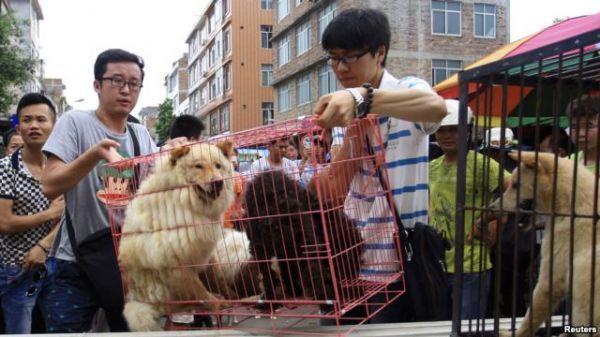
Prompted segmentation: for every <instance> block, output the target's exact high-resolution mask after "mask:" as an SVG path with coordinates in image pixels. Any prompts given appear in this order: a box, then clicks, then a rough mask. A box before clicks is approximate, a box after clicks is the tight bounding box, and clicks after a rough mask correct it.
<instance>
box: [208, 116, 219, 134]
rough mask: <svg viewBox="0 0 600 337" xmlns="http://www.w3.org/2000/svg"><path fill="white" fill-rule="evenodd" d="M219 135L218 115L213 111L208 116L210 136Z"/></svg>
mask: <svg viewBox="0 0 600 337" xmlns="http://www.w3.org/2000/svg"><path fill="white" fill-rule="evenodd" d="M218 133H219V113H218V111H214V112H212V113H211V114H210V135H211V136H215V135H217V134H218Z"/></svg>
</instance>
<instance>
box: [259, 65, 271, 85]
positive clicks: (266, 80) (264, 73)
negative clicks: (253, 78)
mask: <svg viewBox="0 0 600 337" xmlns="http://www.w3.org/2000/svg"><path fill="white" fill-rule="evenodd" d="M260 79H261V80H260V84H261V85H262V86H263V87H268V86H270V85H271V83H273V65H272V64H261V65H260Z"/></svg>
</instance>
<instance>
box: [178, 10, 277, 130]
mask: <svg viewBox="0 0 600 337" xmlns="http://www.w3.org/2000/svg"><path fill="white" fill-rule="evenodd" d="M272 22H273V6H272V1H267V0H243V1H241V0H212V1H210V3H209V4H208V5H207V7H206V8H205V9H204V10H203V11H202V16H201V18H200V20H199V21H198V23H197V24H196V26H195V27H194V29H193V30H192V32H191V33H190V34H189V36H188V38H187V40H186V43H187V44H188V73H189V88H188V99H189V113H190V114H194V115H196V116H198V117H200V118H201V119H202V120H203V121H204V122H205V125H206V127H207V134H209V135H218V134H222V133H227V132H235V131H240V130H245V129H249V128H252V127H256V126H259V125H262V124H263V121H264V120H265V115H264V114H265V113H266V118H267V120H272V118H273V105H274V103H273V93H272V89H271V87H270V84H271V78H272V76H271V75H265V74H266V73H267V72H268V71H269V69H270V68H272V51H271V42H270V38H271V32H272ZM265 76H267V77H265ZM265 111H266V112H265Z"/></svg>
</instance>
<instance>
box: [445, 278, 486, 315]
mask: <svg viewBox="0 0 600 337" xmlns="http://www.w3.org/2000/svg"><path fill="white" fill-rule="evenodd" d="M491 278H492V273H491V271H489V270H488V271H483V272H480V273H465V274H463V276H462V295H461V297H462V298H461V312H460V318H461V319H478V318H484V316H485V311H486V308H487V299H488V293H489V291H490V281H491ZM453 281H454V274H448V286H449V287H450V293H451V294H452V301H453V302H454V300H455V299H454V293H453V292H452V284H453Z"/></svg>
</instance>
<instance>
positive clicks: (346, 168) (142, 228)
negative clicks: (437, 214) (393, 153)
mask: <svg viewBox="0 0 600 337" xmlns="http://www.w3.org/2000/svg"><path fill="white" fill-rule="evenodd" d="M345 132H346V135H345V140H344V143H343V144H337V145H334V146H333V149H332V141H331V140H332V137H331V130H329V131H326V130H322V129H320V128H318V127H317V126H316V125H315V124H314V123H313V120H312V119H297V120H290V121H285V122H281V123H276V124H271V125H268V126H264V127H259V128H256V129H252V130H248V131H243V132H239V133H234V134H230V135H226V136H219V137H214V138H211V139H209V140H207V141H204V142H198V143H193V144H189V145H186V146H183V147H180V148H175V149H172V150H170V151H163V152H160V153H157V154H153V155H148V156H142V157H137V158H130V159H126V160H124V161H121V162H117V163H111V164H108V165H106V166H105V167H104V170H103V174H102V179H103V181H104V185H105V190H104V191H101V192H100V193H101V194H103V198H105V199H106V201H107V204H108V209H109V218H110V223H111V229H112V233H113V238H114V243H115V249H116V252H117V256H118V259H119V266H120V268H121V271H122V275H123V286H124V290H125V293H126V294H127V295H126V303H127V304H126V307H125V315H126V318H127V319H128V321H129V323H130V325H131V319H132V317H136V319H137V318H140V317H142V316H143V317H142V318H143V319H142V318H140V320H141V322H142V323H136V324H134V330H135V329H139V330H144V329H161V328H163V327H162V326H161V322H160V320H159V317H160V316H163V315H166V316H168V319H167V322H166V323H165V326H164V328H166V329H198V327H193V326H190V324H182V323H178V322H180V321H181V320H180V319H179V320H178V318H177V316H181V315H180V314H181V313H186V314H187V315H194V316H196V321H198V320H199V319H200V318H201V319H200V320H201V321H202V320H203V321H204V322H205V328H213V329H219V328H233V329H241V330H247V331H256V332H268V333H276V334H292V333H293V334H315V335H320V334H324V335H345V334H347V333H349V332H350V331H352V329H354V328H355V327H356V326H358V325H360V324H362V323H364V322H366V321H367V320H368V319H369V318H370V317H372V316H373V315H374V314H375V313H376V312H378V311H379V310H381V309H383V307H385V306H386V305H387V304H388V303H390V302H391V301H393V300H394V299H396V298H397V297H399V296H400V295H402V293H403V292H404V290H403V287H400V290H388V285H390V284H392V283H394V282H402V283H403V275H402V272H403V270H402V257H401V254H400V250H399V249H398V247H399V244H400V243H399V238H398V233H397V225H396V223H395V219H394V217H393V216H391V214H393V213H392V212H393V208H392V207H393V203H390V202H389V201H390V200H391V199H390V197H391V195H390V191H389V190H387V189H385V187H384V186H382V184H381V183H380V181H381V179H382V178H383V179H387V176H386V175H385V170H381V172H383V175H382V177H381V178H380V177H379V174H380V173H379V172H380V168H381V167H383V165H384V163H385V160H384V154H383V152H382V151H381V149H382V148H383V144H382V140H381V137H380V134H379V124H378V120H377V117H369V118H366V119H363V120H360V121H355V122H354V123H353V124H352V125H350V126H349V127H348V128H347V129H346V130H345ZM290 144H297V146H299V148H300V150H301V151H302V152H303V153H302V156H303V158H304V159H303V160H297V162H294V161H293V160H288V159H284V157H283V156H282V155H283V152H284V150H285V148H286V147H287V146H289V145H290ZM336 146H337V148H338V149H341V148H344V149H346V152H345V153H347V155H346V157H345V158H344V159H343V160H337V161H336V162H335V163H332V162H331V160H330V157H331V156H332V155H333V154H332V150H333V152H335V149H336ZM232 156H237V159H238V160H239V168H241V169H237V170H236V169H235V168H234V167H233V164H232V162H231V161H230V158H231V157H232ZM267 157H269V158H271V159H272V160H273V161H275V162H277V161H280V163H279V164H273V163H272V162H271V161H269V160H268V159H267ZM276 159H278V160H276ZM298 164H299V165H298ZM344 184H345V186H350V187H351V188H350V189H351V190H352V191H353V193H355V195H351V194H352V193H350V194H349V193H348V190H349V188H348V187H344ZM385 186H389V184H385ZM357 195H360V197H357ZM377 214H378V215H380V216H387V219H388V220H386V221H385V222H383V223H380V224H377V225H376V226H366V225H365V223H367V221H366V220H367V218H368V217H369V216H374V215H377ZM381 245H385V246H386V248H387V249H386V250H382V249H373V247H377V248H381V247H380V246H381ZM374 295H381V296H378V298H383V300H377V301H375V300H373V299H372V298H373V296H374ZM144 321H146V323H143V322H144ZM320 325H329V326H330V328H329V329H327V330H325V331H322V330H318V329H317V327H319V326H320Z"/></svg>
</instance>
